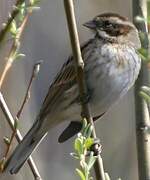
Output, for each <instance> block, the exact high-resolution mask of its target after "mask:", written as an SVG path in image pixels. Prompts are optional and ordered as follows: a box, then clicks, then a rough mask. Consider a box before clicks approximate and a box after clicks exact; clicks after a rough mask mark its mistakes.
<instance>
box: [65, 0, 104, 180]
mask: <svg viewBox="0 0 150 180" xmlns="http://www.w3.org/2000/svg"><path fill="white" fill-rule="evenodd" d="M64 6H65V11H66V16H67V22H68V29H69V33H70V40H71V46H72V51H73V56H74V60H75V66H76V72H77V80H78V86H79V92H80V97H81V105H82V114H81V115H82V117H84V118H86V119H87V120H88V122H89V123H90V124H91V125H92V126H93V131H92V136H93V138H96V131H95V128H94V123H93V118H92V116H91V113H90V105H89V103H88V102H86V98H87V95H88V93H87V87H86V82H85V75H84V62H83V59H82V56H81V50H80V43H79V37H78V32H77V27H76V19H75V13H74V5H73V1H72V0H64ZM85 102H86V103H85ZM96 162H97V163H96V167H95V172H96V177H97V179H98V180H105V173H104V169H103V163H102V159H101V157H100V155H99V156H98V159H97V161H96Z"/></svg>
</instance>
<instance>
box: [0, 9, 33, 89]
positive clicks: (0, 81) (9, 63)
mask: <svg viewBox="0 0 150 180" xmlns="http://www.w3.org/2000/svg"><path fill="white" fill-rule="evenodd" d="M30 14H31V11H29V12H28V13H27V14H26V16H25V17H24V19H23V21H22V24H21V26H20V28H19V33H18V34H17V37H16V39H15V40H14V42H13V45H12V47H11V49H10V51H9V55H8V58H7V62H6V65H5V67H4V70H3V72H2V75H1V77H0V89H1V87H2V84H3V82H4V80H5V77H6V75H7V73H8V71H9V69H10V68H11V66H12V63H13V61H14V59H13V56H14V53H15V52H16V51H17V49H18V48H19V45H20V42H19V40H20V38H21V36H22V33H23V30H24V28H25V25H26V23H27V21H28V18H29V16H30Z"/></svg>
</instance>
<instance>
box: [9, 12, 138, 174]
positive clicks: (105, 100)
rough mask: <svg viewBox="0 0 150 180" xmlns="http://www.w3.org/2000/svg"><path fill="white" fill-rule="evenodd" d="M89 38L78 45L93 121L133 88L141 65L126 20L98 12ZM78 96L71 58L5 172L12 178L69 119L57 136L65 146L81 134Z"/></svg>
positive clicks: (90, 24)
mask: <svg viewBox="0 0 150 180" xmlns="http://www.w3.org/2000/svg"><path fill="white" fill-rule="evenodd" d="M83 25H84V26H85V27H86V28H88V29H90V31H91V32H92V33H91V34H92V37H91V38H90V39H88V40H87V41H86V42H85V43H84V44H83V45H81V54H82V58H83V61H84V64H85V68H84V73H85V81H86V86H87V92H88V98H87V99H88V102H89V104H90V107H91V115H92V117H93V118H94V119H95V120H96V119H98V118H99V117H101V116H103V115H104V114H105V113H106V112H107V111H108V110H109V109H110V108H111V107H112V105H113V104H115V103H116V102H118V100H119V99H120V98H121V97H123V96H124V95H125V94H126V93H127V92H128V90H129V89H130V88H131V87H132V86H133V85H134V83H135V81H136V79H137V78H138V74H139V72H140V67H141V58H140V57H139V55H138V49H139V48H140V47H141V43H140V39H139V35H138V30H137V29H136V27H135V26H134V24H133V23H132V22H130V21H129V20H128V19H127V18H126V17H124V16H121V15H119V14H117V13H110V12H108V13H103V14H100V15H97V16H96V17H94V18H93V19H92V20H90V21H88V22H86V23H84V24H83ZM80 100H81V98H80V95H79V90H78V84H77V78H76V69H75V66H74V57H73V56H70V57H69V58H68V60H67V61H66V62H65V63H64V64H63V66H62V68H61V69H60V71H59V72H58V74H57V75H56V77H55V79H54V81H53V82H52V83H51V85H50V87H49V89H48V93H47V95H46V97H45V99H44V101H43V104H42V106H41V109H40V112H39V114H38V116H37V118H36V120H35V122H34V123H33V125H32V127H31V129H30V130H29V131H28V132H27V134H26V135H25V137H24V138H23V140H22V141H21V143H20V144H19V145H18V146H17V147H16V149H15V150H14V152H13V153H12V155H11V156H10V158H9V159H8V161H7V163H6V165H5V170H6V171H9V172H10V173H11V174H16V173H17V172H18V171H19V170H20V168H21V167H22V166H23V165H24V163H25V162H26V160H27V159H28V158H29V156H30V155H31V153H32V152H33V151H34V150H35V149H36V147H37V146H38V144H39V143H40V142H41V140H42V139H43V138H44V137H45V136H46V134H47V133H48V131H49V130H50V129H51V128H53V127H55V126H57V125H58V124H59V123H61V122H64V121H69V123H70V124H69V125H68V127H67V128H66V129H65V130H64V131H63V132H62V134H61V135H60V137H59V139H58V140H59V142H64V141H66V140H68V139H69V138H70V137H72V136H73V135H75V134H76V133H78V132H79V131H80V130H81V127H82V123H81V117H80V114H81V101H80Z"/></svg>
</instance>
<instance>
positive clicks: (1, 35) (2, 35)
mask: <svg viewBox="0 0 150 180" xmlns="http://www.w3.org/2000/svg"><path fill="white" fill-rule="evenodd" d="M24 2H25V0H17V2H16V4H15V7H18V6H20V5H21V4H22V3H24ZM19 12H20V10H19V9H17V8H14V10H13V12H12V13H11V16H10V17H9V19H8V20H7V23H6V25H5V26H4V28H3V29H2V30H1V32H0V45H1V44H2V42H3V40H4V39H5V36H6V34H7V32H8V31H9V29H10V26H11V23H12V21H13V20H14V19H15V18H16V17H17V16H18V14H19Z"/></svg>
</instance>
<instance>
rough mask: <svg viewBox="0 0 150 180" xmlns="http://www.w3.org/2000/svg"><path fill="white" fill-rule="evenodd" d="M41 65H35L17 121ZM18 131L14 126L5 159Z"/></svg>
mask: <svg viewBox="0 0 150 180" xmlns="http://www.w3.org/2000/svg"><path fill="white" fill-rule="evenodd" d="M40 65H41V62H39V63H36V64H35V65H34V67H33V70H32V75H31V78H30V81H29V84H28V87H27V90H26V93H25V97H24V99H23V102H22V104H21V107H20V109H19V111H18V113H17V115H16V118H15V121H16V123H18V120H19V119H20V116H21V114H22V111H23V108H24V106H25V104H26V103H27V102H28V100H29V98H30V90H31V85H32V83H33V80H34V79H35V78H36V76H37V74H38V72H39V70H40ZM16 133H17V128H14V129H13V132H12V135H11V137H10V142H9V144H8V145H7V149H6V152H5V155H4V158H5V160H7V157H8V155H9V152H10V149H11V145H12V142H13V139H14V138H15V136H16Z"/></svg>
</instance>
